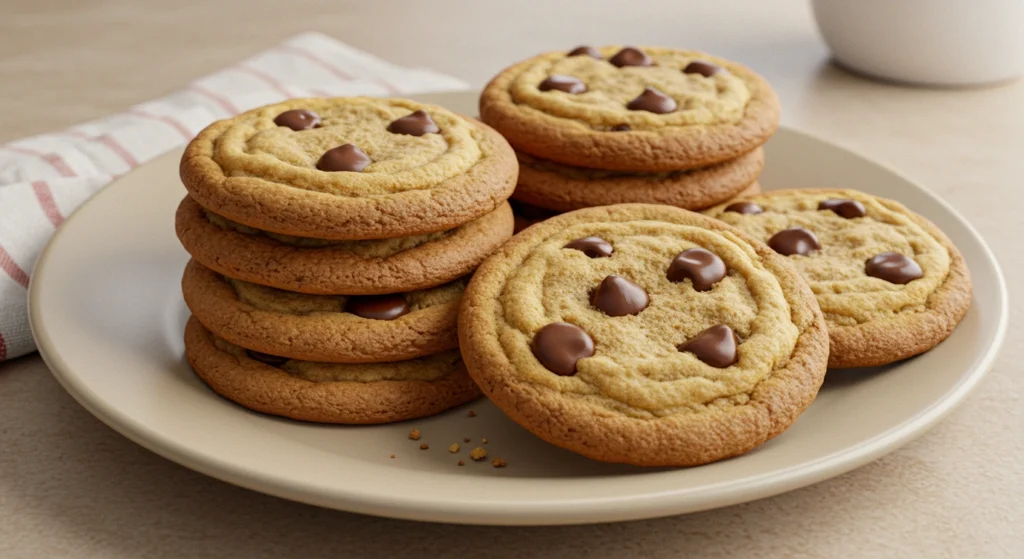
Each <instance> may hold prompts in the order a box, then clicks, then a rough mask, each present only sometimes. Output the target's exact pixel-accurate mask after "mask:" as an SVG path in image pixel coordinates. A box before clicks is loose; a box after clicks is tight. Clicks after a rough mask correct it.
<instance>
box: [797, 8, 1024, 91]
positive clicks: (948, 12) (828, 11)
mask: <svg viewBox="0 0 1024 559" xmlns="http://www.w3.org/2000/svg"><path fill="white" fill-rule="evenodd" d="M811 5H812V7H813V8H814V18H815V20H816V21H817V22H818V29H819V30H820V31H821V35H822V37H824V39H825V42H826V43H827V44H828V46H829V49H831V51H832V55H833V57H834V58H835V60H836V61H837V62H838V63H839V64H841V65H843V66H846V67H848V68H850V69H852V70H854V71H857V72H861V73H864V74H868V75H871V76H876V77H879V78H883V79H888V80H894V81H899V82H907V83H916V84H921V85H939V86H967V85H984V84H990V83H998V82H1005V81H1009V80H1013V79H1014V78H1017V77H1020V76H1021V75H1022V74H1024V0H811Z"/></svg>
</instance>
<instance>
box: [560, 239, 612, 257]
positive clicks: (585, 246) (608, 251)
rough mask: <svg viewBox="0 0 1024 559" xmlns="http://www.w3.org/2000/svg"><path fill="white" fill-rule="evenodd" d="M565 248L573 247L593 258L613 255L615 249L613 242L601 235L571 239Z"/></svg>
mask: <svg viewBox="0 0 1024 559" xmlns="http://www.w3.org/2000/svg"><path fill="white" fill-rule="evenodd" d="M563 248H571V249H575V250H578V251H580V252H582V253H583V254H586V255H587V256H589V257H591V258H601V257H603V256H611V255H612V252H613V250H614V249H612V244H611V243H609V242H608V241H606V240H604V239H602V238H601V237H583V238H580V239H576V240H575V241H571V242H570V243H569V244H567V245H565V247H563Z"/></svg>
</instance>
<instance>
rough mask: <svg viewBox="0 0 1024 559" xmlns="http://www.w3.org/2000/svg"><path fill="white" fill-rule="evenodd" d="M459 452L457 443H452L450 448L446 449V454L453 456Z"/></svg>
mask: <svg viewBox="0 0 1024 559" xmlns="http://www.w3.org/2000/svg"><path fill="white" fill-rule="evenodd" d="M458 451H459V443H452V446H450V447H448V452H451V453H452V454H455V453H456V452H458Z"/></svg>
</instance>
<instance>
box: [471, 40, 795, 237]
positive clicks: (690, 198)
mask: <svg viewBox="0 0 1024 559" xmlns="http://www.w3.org/2000/svg"><path fill="white" fill-rule="evenodd" d="M540 68H543V70H539V69H540ZM480 115H481V119H482V120H483V121H484V122H486V123H487V124H489V125H491V126H493V127H494V128H496V129H497V130H498V131H499V132H501V133H502V134H503V135H505V137H506V138H507V139H508V140H509V142H510V143H511V144H512V146H513V147H514V148H515V150H516V155H517V158H518V160H519V165H520V173H519V183H518V186H517V187H516V190H515V193H514V194H513V195H512V198H513V209H514V211H515V214H516V229H517V231H518V230H521V229H522V228H524V227H526V226H529V225H530V224H532V223H536V222H537V221H541V220H543V219H546V218H548V217H551V216H553V215H556V214H559V213H563V212H568V211H573V210H578V209H582V208H588V207H593V206H604V205H612V204H622V203H649V204H665V205H670V206H676V207H679V208H683V209H687V210H695V211H696V210H702V209H705V208H709V207H711V206H714V205H717V204H720V203H722V202H725V201H728V200H730V199H732V198H736V197H741V196H749V195H753V194H757V193H759V192H760V187H759V185H758V183H757V179H758V176H759V175H760V174H761V171H762V170H763V168H764V164H765V158H764V151H763V150H762V148H761V146H762V145H763V144H764V143H765V142H766V141H767V140H768V139H769V138H770V137H771V135H772V134H773V133H774V132H775V130H776V128H777V127H778V120H779V105H778V101H777V99H776V97H775V94H774V92H773V91H772V89H771V87H770V86H769V85H768V83H767V82H766V81H764V80H763V79H762V78H761V77H760V76H758V75H757V74H755V73H754V72H752V71H750V70H749V69H747V68H745V67H743V66H741V65H739V64H736V63H734V62H730V61H727V60H724V59H720V58H716V57H712V56H710V55H706V54H703V53H699V52H695V51H683V50H676V49H663V48H655V47H645V48H643V49H639V48H634V47H603V48H600V49H598V48H593V47H578V48H576V49H574V50H572V51H569V52H562V53H558V52H555V53H547V54H544V55H540V56H537V57H534V58H532V59H529V60H526V61H524V62H521V63H519V64H516V65H513V66H512V67H510V68H508V69H506V70H504V71H503V72H502V73H501V74H499V75H498V76H497V77H495V78H494V79H493V80H492V81H491V83H490V84H488V86H487V88H486V89H485V90H484V92H483V95H482V96H481V101H480Z"/></svg>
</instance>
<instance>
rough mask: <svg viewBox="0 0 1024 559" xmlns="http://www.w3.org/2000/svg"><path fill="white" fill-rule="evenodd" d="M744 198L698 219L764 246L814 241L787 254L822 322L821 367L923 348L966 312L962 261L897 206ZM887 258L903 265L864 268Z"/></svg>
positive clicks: (814, 193)
mask: <svg viewBox="0 0 1024 559" xmlns="http://www.w3.org/2000/svg"><path fill="white" fill-rule="evenodd" d="M743 200H744V202H745V203H746V204H748V205H747V206H744V207H742V208H741V207H733V206H732V205H731V204H722V205H719V206H716V207H714V208H711V209H709V210H707V211H706V212H705V213H706V214H707V215H710V216H712V217H715V218H717V219H720V220H722V221H724V222H726V223H729V224H730V225H733V226H735V227H737V228H739V229H742V230H743V231H745V232H746V233H748V234H750V235H752V236H754V237H756V238H758V239H761V240H763V241H765V242H770V241H771V240H772V239H773V238H778V237H777V236H778V235H781V234H783V233H782V232H783V231H786V230H792V229H796V228H799V229H803V230H806V231H810V232H811V233H812V234H813V236H814V237H815V239H816V240H817V244H818V248H816V249H813V247H809V252H808V253H806V254H799V253H797V254H793V255H790V256H788V258H789V259H790V261H791V262H792V264H793V265H794V266H795V267H796V268H797V269H798V270H799V271H800V273H801V275H802V276H803V277H804V279H805V280H806V281H807V283H808V284H809V285H810V287H811V290H812V291H813V292H814V294H815V296H816V297H817V300H818V304H819V305H820V307H821V310H822V313H823V314H824V316H825V321H826V323H827V324H828V328H829V333H830V337H831V346H832V348H831V352H830V357H829V366H830V367H834V368H841V367H864V366H875V365H884V364H887V363H892V362H894V361H899V360H901V359H905V358H907V357H911V356H913V355H917V354H919V353H922V352H924V351H927V350H928V349H931V348H932V347H934V346H935V345H937V344H938V343H939V342H941V341H942V340H944V339H945V338H946V337H948V336H949V334H951V333H952V331H953V329H954V328H955V327H956V325H957V323H958V322H959V321H960V319H961V318H963V315H964V314H965V313H966V312H967V308H968V307H969V306H970V299H971V280H970V273H969V272H968V270H967V265H966V263H965V262H964V259H963V256H962V255H961V254H960V252H959V251H958V250H957V249H956V247H954V246H953V244H952V243H951V242H950V241H949V239H948V238H947V237H946V236H945V235H944V234H943V233H942V232H941V231H939V230H938V228H937V227H935V226H934V225H933V224H932V223H930V222H929V221H927V220H926V219H924V218H923V217H921V216H919V215H917V214H915V213H913V212H912V211H910V210H908V209H907V208H906V207H904V206H903V205H901V204H899V203H898V202H895V201H892V200H887V199H884V198H879V197H876V196H872V195H870V194H866V193H864V192H859V191H855V190H784V191H774V192H767V193H763V194H761V195H759V196H752V197H745V198H744V199H743ZM749 204H753V205H754V206H756V208H753V207H751V206H749ZM740 209H744V210H746V211H744V212H741V211H737V210H740ZM793 248H801V247H795V246H794V247H793ZM810 249H813V250H810ZM798 252H799V251H798ZM890 253H892V254H895V255H898V257H904V258H906V259H909V261H902V262H901V264H902V266H901V267H898V268H892V267H891V265H892V264H893V263H892V262H891V260H892V259H893V258H897V256H891V255H890V256H888V257H887V258H888V259H889V260H890V262H889V266H890V271H892V270H894V272H892V273H890V274H889V275H886V273H885V272H884V271H882V272H878V271H875V270H874V269H869V268H870V265H869V261H871V260H872V259H874V258H876V257H879V256H880V255H887V254H890ZM883 258H886V257H884V256H883ZM901 260H902V259H901ZM915 266H916V268H915ZM879 276H882V277H879Z"/></svg>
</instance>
